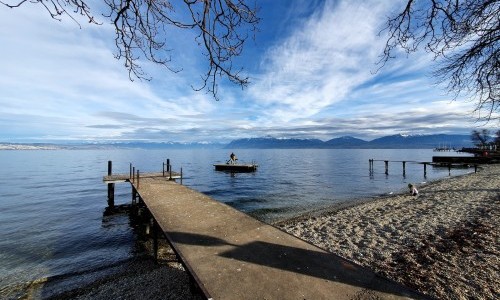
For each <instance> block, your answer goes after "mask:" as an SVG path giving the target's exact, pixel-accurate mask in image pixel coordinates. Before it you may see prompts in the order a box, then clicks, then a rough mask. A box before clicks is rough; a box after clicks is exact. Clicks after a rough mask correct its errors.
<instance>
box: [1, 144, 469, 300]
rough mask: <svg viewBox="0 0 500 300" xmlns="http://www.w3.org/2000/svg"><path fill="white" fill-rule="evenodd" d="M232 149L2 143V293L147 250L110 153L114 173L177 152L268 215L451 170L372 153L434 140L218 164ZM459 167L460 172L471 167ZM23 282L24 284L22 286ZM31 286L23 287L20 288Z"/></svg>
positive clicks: (208, 187) (198, 182) (180, 163)
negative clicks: (252, 167) (123, 207)
mask: <svg viewBox="0 0 500 300" xmlns="http://www.w3.org/2000/svg"><path fill="white" fill-rule="evenodd" d="M229 153H230V151H228V150H224V149H217V150H199V149H196V150H141V149H134V150H123V149H120V150H53V151H52V150H50V151H49V150H43V151H42V150H40V151H0V165H1V172H2V174H3V176H1V179H0V212H1V214H0V298H2V299H5V298H16V297H18V296H19V295H22V290H23V289H25V288H26V286H29V282H31V281H44V280H47V279H51V278H66V277H78V275H79V274H83V273H85V272H92V271H95V270H105V269H106V268H108V267H112V266H116V265H119V264H120V263H121V262H123V261H126V260H128V259H131V258H133V257H134V256H135V255H137V253H138V249H137V246H136V239H137V237H136V234H135V233H134V230H133V228H132V227H131V225H130V219H129V217H128V216H127V215H126V214H118V215H112V216H104V215H103V213H104V210H105V207H106V205H107V189H106V185H105V184H103V182H102V177H103V175H106V174H107V162H108V160H111V161H113V173H125V174H128V173H129V163H133V165H134V166H135V167H136V169H139V170H140V171H141V172H149V171H161V170H162V163H163V162H164V161H166V159H167V158H169V159H170V161H171V164H172V165H173V169H174V170H175V171H179V170H180V168H181V167H182V169H183V173H184V179H183V184H184V185H186V186H189V187H191V188H193V189H195V190H197V191H200V192H202V193H205V194H207V195H209V196H211V197H213V198H215V199H217V200H219V201H221V202H224V203H227V204H228V205H231V206H233V207H234V208H236V209H238V210H241V211H243V212H246V213H248V214H250V215H252V216H255V217H256V218H258V219H260V220H263V221H265V222H271V221H274V220H279V219H282V218H287V217H290V216H294V215H297V214H300V213H303V212H306V211H311V210H317V209H320V208H323V207H328V206H331V205H335V204H338V203H342V202H344V201H347V200H352V199H359V198H366V197H373V196H378V195H387V194H389V193H397V192H402V191H406V186H407V184H408V183H409V182H412V183H417V184H419V183H422V182H427V181H431V180H435V179H439V178H442V177H446V176H448V169H446V168H433V167H430V166H428V167H427V177H424V172H423V166H422V165H419V164H414V163H407V164H406V176H403V172H402V163H396V162H394V163H390V164H389V175H385V174H384V172H385V167H384V163H383V162H375V165H374V167H375V168H374V172H373V173H370V172H369V163H368V160H369V159H371V158H373V159H381V160H392V161H431V160H432V156H433V155H456V154H455V153H451V154H450V153H437V152H433V151H432V150H365V149H363V150H338V149H298V150H295V149H294V150H283V149H279V150H278V149H266V150H256V149H251V150H238V151H235V153H236V154H237V155H238V158H239V159H240V162H245V161H246V162H251V161H253V160H254V161H256V162H257V163H258V164H259V168H258V171H257V172H255V173H238V174H230V173H224V172H216V171H215V170H214V167H213V164H214V163H223V162H225V161H226V160H227V159H228V157H229ZM471 171H473V170H471V169H452V171H451V173H452V174H451V175H460V174H463V173H466V172H471ZM115 195H116V196H115V203H116V204H124V203H129V202H130V199H131V195H130V186H129V184H117V185H116V190H115ZM19 291H21V292H19ZM20 293H21V294H20Z"/></svg>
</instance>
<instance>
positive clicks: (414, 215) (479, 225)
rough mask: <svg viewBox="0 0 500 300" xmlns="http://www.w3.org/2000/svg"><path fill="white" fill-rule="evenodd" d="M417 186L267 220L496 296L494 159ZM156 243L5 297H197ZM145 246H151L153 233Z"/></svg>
mask: <svg viewBox="0 0 500 300" xmlns="http://www.w3.org/2000/svg"><path fill="white" fill-rule="evenodd" d="M485 179H486V180H485ZM418 189H419V192H420V194H419V196H417V197H413V196H410V195H409V194H404V193H401V194H391V195H381V196H375V197H370V198H361V199H353V200H348V201H346V202H343V203H340V204H337V205H334V206H332V207H328V208H323V209H319V210H317V211H313V212H309V213H305V214H301V215H299V216H296V217H292V218H289V219H286V220H282V221H278V222H274V223H272V225H273V226H275V227H278V228H280V229H281V230H284V231H286V232H288V233H290V234H292V235H295V236H297V237H299V238H301V239H303V240H306V241H308V242H310V243H312V244H314V245H316V246H318V247H320V248H323V249H325V250H326V251H329V252H333V253H335V254H337V255H340V256H342V257H344V258H346V259H348V260H350V261H353V262H355V263H357V264H359V265H362V266H364V267H367V268H369V269H372V270H374V271H375V272H377V273H379V274H381V275H382V276H384V277H388V278H389V279H391V280H394V281H397V282H400V283H402V284H404V285H406V286H408V287H410V288H413V289H415V290H417V291H419V292H421V293H423V294H426V295H429V296H430V297H435V298H438V299H468V298H474V299H494V298H495V296H496V295H498V294H500V288H499V287H497V286H496V285H495V283H496V282H500V270H499V266H500V250H499V249H497V248H498V245H497V242H498V240H500V234H499V233H498V232H497V231H498V230H497V228H498V227H499V226H500V224H499V222H500V213H499V209H498V208H499V205H500V165H487V166H484V168H483V169H480V170H478V172H477V173H468V174H464V175H458V176H453V177H447V178H442V179H438V180H434V181H430V182H427V183H425V184H422V185H418ZM160 243H161V244H160V247H159V263H157V264H156V263H154V262H153V260H152V258H148V257H146V258H138V259H137V260H136V261H132V262H127V263H125V264H124V266H123V268H122V267H120V268H119V269H120V271H119V272H116V273H113V274H112V275H110V276H106V277H104V278H94V279H95V280H92V281H86V280H82V281H80V283H81V284H80V285H76V286H73V287H72V288H70V289H67V288H66V289H65V290H60V289H58V288H57V287H58V286H59V287H61V286H64V284H61V283H60V282H59V283H58V282H51V283H49V284H47V283H44V282H42V283H40V284H32V285H28V286H29V287H28V289H27V290H26V291H25V292H24V297H22V296H21V295H20V294H16V297H12V298H8V299H17V298H19V296H21V297H22V298H27V299H66V298H71V299H110V298H120V299H136V298H137V297H143V296H145V295H147V297H148V299H165V298H168V299H201V297H200V296H199V295H198V294H197V293H196V291H193V288H192V286H191V283H190V280H189V276H188V274H187V273H186V272H185V271H184V270H183V268H182V266H181V264H180V263H179V262H178V261H177V260H176V258H175V255H174V254H173V252H172V251H171V249H170V248H169V246H168V245H167V244H166V243H165V241H162V240H161V241H160ZM145 247H146V248H147V249H151V247H152V245H151V241H146V242H145ZM149 253H151V252H149ZM72 279H73V280H76V281H79V280H80V278H78V277H77V278H72ZM11 296H14V295H11Z"/></svg>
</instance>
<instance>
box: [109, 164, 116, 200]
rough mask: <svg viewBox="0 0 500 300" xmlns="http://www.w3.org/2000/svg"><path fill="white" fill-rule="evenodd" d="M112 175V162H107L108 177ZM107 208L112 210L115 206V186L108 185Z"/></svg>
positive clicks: (112, 184)
mask: <svg viewBox="0 0 500 300" xmlns="http://www.w3.org/2000/svg"><path fill="white" fill-rule="evenodd" d="M112 174H113V162H111V161H110V160H109V161H108V176H111V175H112ZM108 206H109V207H111V208H113V207H114V206H115V184H114V183H108Z"/></svg>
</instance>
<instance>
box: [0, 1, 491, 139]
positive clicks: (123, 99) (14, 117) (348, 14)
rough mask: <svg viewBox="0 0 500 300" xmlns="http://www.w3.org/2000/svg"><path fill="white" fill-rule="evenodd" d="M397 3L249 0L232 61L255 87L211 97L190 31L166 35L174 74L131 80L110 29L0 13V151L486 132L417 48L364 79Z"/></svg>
mask: <svg viewBox="0 0 500 300" xmlns="http://www.w3.org/2000/svg"><path fill="white" fill-rule="evenodd" d="M398 3H400V2H398V1H371V0H368V1H307V0H297V1H288V0H286V1H285V0H282V1H275V0H258V1H257V4H258V5H259V6H260V7H261V13H260V17H261V18H262V21H261V23H260V25H259V29H260V32H258V33H257V36H256V39H255V41H253V40H248V41H247V45H246V48H245V50H244V52H243V56H242V57H241V58H239V59H237V60H236V61H235V63H236V65H237V66H240V67H243V69H244V72H245V74H247V75H248V76H249V77H250V80H251V83H250V85H249V86H248V87H247V88H245V89H241V88H240V87H238V86H234V85H232V84H230V83H228V82H226V81H221V82H220V87H219V97H220V100H219V101H216V100H214V99H213V97H212V96H211V95H210V94H207V93H206V92H204V91H202V92H197V91H194V90H193V89H192V88H191V86H195V87H196V86H199V85H200V84H201V82H200V79H199V78H200V75H201V74H203V73H204V72H205V70H206V65H205V64H204V57H203V56H201V55H200V54H199V48H198V47H197V45H196V43H195V42H194V37H195V33H193V32H187V31H180V30H171V32H169V34H170V35H171V39H170V41H172V45H171V48H172V49H173V50H172V53H171V54H172V60H173V62H172V67H174V68H179V69H182V71H181V72H179V73H172V72H169V71H167V70H165V69H163V68H160V67H157V66H154V65H152V64H150V63H148V62H143V65H142V66H143V68H144V69H145V70H146V71H147V72H148V74H149V75H150V76H152V77H153V79H152V80H151V81H140V80H135V81H133V82H131V81H130V80H129V77H128V72H127V70H126V69H125V68H124V67H123V62H121V61H118V60H116V59H115V58H114V57H113V54H114V52H115V48H114V40H113V38H114V33H113V28H112V27H111V26H109V25H108V24H107V23H104V24H103V25H100V26H96V25H89V24H87V23H85V22H81V26H82V27H81V28H80V26H79V25H78V24H77V23H75V22H74V21H72V20H70V19H68V18H66V19H64V20H63V21H62V22H59V21H54V20H53V19H51V18H50V16H49V15H48V14H47V13H46V12H45V11H44V10H43V9H42V8H41V7H39V6H36V5H32V4H30V3H27V4H25V5H24V6H22V7H21V8H18V9H14V10H12V9H7V8H6V7H3V6H0V45H1V47H0V70H1V72H0V91H1V92H0V107H1V110H0V127H1V128H2V130H1V132H0V142H43V141H51V142H54V141H68V140H86V141H95V140H97V141H109V140H121V141H128V140H134V141H137V140H144V141H177V142H193V141H198V142H203V141H220V142H227V141H230V140H232V139H236V138H246V137H262V136H267V135H270V136H274V137H295V138H319V139H322V140H328V139H331V138H335V137H340V136H345V135H351V136H355V137H359V138H364V139H367V140H370V139H373V138H377V137H380V136H384V135H390V134H398V133H404V134H433V133H449V134H452V133H459V134H469V133H470V132H471V130H472V129H477V128H478V127H477V126H480V125H482V124H479V123H477V122H475V120H476V116H475V115H473V114H472V113H471V112H472V110H473V103H469V102H467V101H452V100H451V99H452V98H451V96H450V95H446V93H445V92H444V90H443V88H442V87H439V86H436V85H435V84H434V81H433V79H432V78H430V77H429V74H430V72H431V71H432V64H433V61H432V57H431V56H429V55H428V54H426V53H425V52H421V53H416V54H414V55H411V56H409V57H406V55H404V54H403V55H401V57H400V58H398V59H395V60H392V61H390V62H389V64H387V65H386V66H385V67H384V68H383V69H382V70H381V71H379V72H377V73H376V74H374V71H375V70H377V68H378V67H377V66H376V65H375V63H376V62H377V61H378V56H379V55H380V54H381V53H382V50H383V45H384V38H383V37H380V36H378V33H379V31H380V29H381V28H382V26H383V22H384V21H385V19H386V16H387V15H388V14H390V13H391V12H393V11H394V10H395V9H398V8H399V7H400V6H399V5H400V4H399V5H398ZM104 22H106V21H104Z"/></svg>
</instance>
